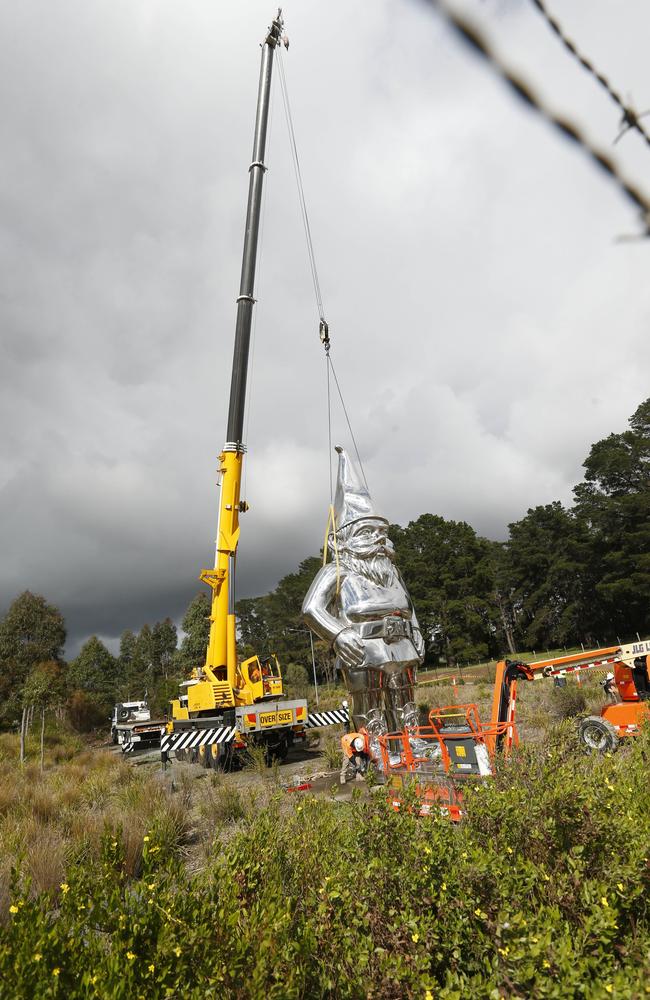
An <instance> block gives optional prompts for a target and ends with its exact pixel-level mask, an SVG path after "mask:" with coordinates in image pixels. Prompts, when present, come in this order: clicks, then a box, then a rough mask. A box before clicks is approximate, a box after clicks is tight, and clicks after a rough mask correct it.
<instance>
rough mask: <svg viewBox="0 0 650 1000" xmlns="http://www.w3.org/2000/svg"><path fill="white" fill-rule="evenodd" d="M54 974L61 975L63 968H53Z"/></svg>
mask: <svg viewBox="0 0 650 1000" xmlns="http://www.w3.org/2000/svg"><path fill="white" fill-rule="evenodd" d="M52 975H53V976H60V975H61V970H60V969H52Z"/></svg>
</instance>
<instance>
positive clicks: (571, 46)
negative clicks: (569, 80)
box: [531, 0, 650, 146]
mask: <svg viewBox="0 0 650 1000" xmlns="http://www.w3.org/2000/svg"><path fill="white" fill-rule="evenodd" d="M531 3H532V4H533V5H534V6H535V7H537V10H538V11H539V12H540V14H541V15H542V17H543V18H544V20H545V21H546V23H547V24H548V26H549V28H550V29H551V31H553V32H554V34H556V35H557V37H558V38H559V39H560V41H561V42H562V45H564V47H565V49H566V50H567V51H568V52H570V53H571V55H572V56H573V57H574V59H576V60H577V61H578V62H579V63H580V65H581V66H582V67H583V68H584V69H586V70H587V72H588V73H590V74H591V76H593V78H594V80H596V81H597V82H598V83H599V84H600V86H601V87H603V89H604V90H606V91H607V93H608V94H609V96H610V97H611V99H612V100H613V101H614V103H615V104H616V105H617V106H618V109H619V111H620V112H621V115H622V117H621V131H620V132H619V134H618V135H617V136H616V138H615V139H614V142H618V140H619V139H620V138H621V136H623V135H625V133H626V132H629V131H630V130H631V129H635V130H636V131H637V132H638V133H639V135H640V136H641V137H642V138H643V139H644V141H645V143H646V144H647V145H648V146H650V135H649V134H648V133H647V132H646V130H645V129H644V127H643V125H642V124H641V122H640V119H641V118H643V117H644V115H647V114H650V112H647V111H644V112H643V113H642V114H638V113H637V112H636V111H635V110H634V108H632V107H631V106H630V105H629V104H626V103H625V101H624V100H623V98H622V97H621V95H620V94H618V93H617V92H616V91H615V90H614V88H613V87H612V85H611V83H610V82H609V80H608V79H607V77H606V76H604V74H603V73H601V72H600V70H598V69H597V68H596V66H594V64H593V62H592V61H591V60H590V59H588V58H587V56H585V55H583V53H582V52H581V51H580V50H579V48H578V46H577V45H576V43H575V42H574V41H572V40H571V39H570V38H569V37H568V36H567V35H566V34H565V33H564V30H563V28H562V25H561V24H560V23H559V21H558V20H557V18H556V17H554V16H553V15H552V14H551V12H550V11H549V9H548V7H547V6H546V4H545V3H544V0H531Z"/></svg>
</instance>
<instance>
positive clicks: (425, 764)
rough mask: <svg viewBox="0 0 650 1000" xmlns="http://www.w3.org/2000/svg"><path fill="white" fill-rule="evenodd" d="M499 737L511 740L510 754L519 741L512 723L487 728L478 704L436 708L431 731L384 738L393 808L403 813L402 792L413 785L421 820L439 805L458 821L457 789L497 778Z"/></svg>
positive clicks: (416, 729) (418, 728)
mask: <svg viewBox="0 0 650 1000" xmlns="http://www.w3.org/2000/svg"><path fill="white" fill-rule="evenodd" d="M498 736H505V737H506V740H505V745H506V749H509V748H510V746H513V745H517V743H518V742H519V738H518V734H517V729H516V726H515V723H514V721H513V720H508V721H505V722H500V723H492V722H489V723H483V722H481V719H480V716H479V713H478V708H477V706H476V705H445V706H443V707H442V708H435V709H432V710H431V712H430V713H429V725H428V726H416V727H412V728H409V729H405V730H403V731H402V732H399V733H387V734H386V735H384V736H380V737H379V749H380V753H381V759H382V766H383V772H384V775H385V777H386V783H387V786H388V790H389V801H391V802H392V805H393V808H395V809H399V808H400V804H401V796H402V794H403V789H404V788H405V787H407V786H408V787H411V788H413V789H414V792H415V795H416V797H417V799H418V800H419V803H420V808H419V812H420V815H426V814H427V813H429V812H430V811H431V809H432V808H434V807H436V806H437V807H438V808H440V809H441V810H442V811H443V812H445V813H447V814H448V815H449V817H450V819H452V820H454V821H456V820H459V819H460V818H461V815H462V809H461V805H462V793H461V790H460V788H459V787H457V785H458V783H460V785H461V786H462V784H463V783H466V782H467V781H468V780H469V781H471V780H474V781H475V780H482V779H483V778H485V777H488V776H489V775H490V774H493V773H494V764H493V761H494V747H495V746H496V738H497V737H498ZM436 748H438V749H439V753H436V752H435V749H436ZM478 748H481V750H479V749H478Z"/></svg>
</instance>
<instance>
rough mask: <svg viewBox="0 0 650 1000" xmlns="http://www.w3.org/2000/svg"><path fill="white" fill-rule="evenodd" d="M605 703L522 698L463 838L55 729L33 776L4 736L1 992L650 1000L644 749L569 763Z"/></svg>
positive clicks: (647, 754) (592, 688)
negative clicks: (129, 754)
mask: <svg viewBox="0 0 650 1000" xmlns="http://www.w3.org/2000/svg"><path fill="white" fill-rule="evenodd" d="M434 693H435V698H432V688H431V687H430V686H423V687H422V688H421V689H420V690H419V692H418V698H419V700H421V702H422V704H424V701H425V699H427V700H428V701H429V702H430V704H440V703H444V702H450V703H451V702H453V701H454V696H457V697H458V698H459V700H462V701H472V702H474V701H475V702H477V703H478V704H479V705H480V706H481V707H482V708H486V707H487V705H488V704H489V701H490V697H491V691H490V687H489V684H487V682H482V683H479V684H473V685H470V684H467V685H464V686H461V687H460V688H456V689H455V688H451V687H450V688H444V687H443V688H442V689H440V687H439V686H436V690H435V692H434ZM600 694H601V691H600V688H599V687H598V685H597V684H596V683H595V681H591V682H590V683H588V684H586V685H584V686H581V687H578V686H577V685H576V684H572V685H571V686H567V688H564V689H554V688H553V686H552V684H547V683H544V682H540V683H533V684H525V685H522V693H521V698H520V699H519V702H518V708H519V718H520V721H521V731H522V736H523V745H522V747H521V749H520V750H519V752H518V753H517V754H516V755H515V757H514V759H513V760H512V761H510V762H509V763H508V764H505V763H503V764H501V765H500V766H499V768H498V772H497V775H496V777H495V778H494V779H493V780H491V781H490V782H488V783H486V784H484V785H482V786H481V787H480V788H477V789H476V790H475V791H472V792H471V793H470V794H469V795H468V797H467V802H466V813H467V815H466V819H465V821H464V822H463V824H462V825H460V826H458V827H454V826H452V825H451V824H450V823H449V822H448V821H447V820H445V819H444V818H443V817H442V816H438V815H436V816H433V817H429V818H424V819H421V818H417V817H416V816H415V815H413V814H410V813H409V812H408V811H406V810H404V811H402V812H401V813H399V814H397V813H394V812H393V811H392V810H391V809H390V808H389V807H388V805H387V804H386V802H385V801H384V797H383V794H382V793H379V794H377V793H374V794H373V793H371V792H370V791H369V790H367V789H366V788H365V786H363V785H361V786H359V787H360V790H359V791H358V792H357V791H356V789H355V791H354V794H352V798H351V800H350V794H349V790H348V796H347V799H348V800H347V801H341V797H340V795H339V786H338V785H337V784H335V781H334V780H333V781H332V786H331V791H330V792H329V793H327V794H325V795H321V796H320V797H316V796H313V795H310V794H309V793H307V794H287V793H286V791H284V790H283V788H282V787H281V784H280V777H281V776H280V774H279V773H278V771H277V769H275V770H272V771H268V772H265V771H264V770H263V769H262V768H261V767H259V766H257V765H256V763H255V762H253V764H252V767H251V770H250V772H249V774H248V775H245V776H244V778H245V780H242V778H241V776H240V778H239V780H234V778H235V776H228V775H220V774H213V773H209V772H197V771H195V770H192V769H189V768H183V767H182V765H178V766H176V767H175V768H174V769H173V771H172V772H171V775H173V781H172V776H171V775H170V772H168V773H167V775H166V776H164V777H163V776H162V775H161V772H160V770H159V768H156V767H154V766H146V765H143V766H140V767H132V766H129V765H128V764H126V763H124V761H123V760H121V759H119V758H116V757H115V756H114V755H111V754H109V753H107V752H103V751H99V750H89V749H84V748H82V747H80V746H79V744H78V743H77V741H75V740H74V739H72V738H70V737H57V735H56V734H55V733H52V734H50V735H49V738H48V746H47V753H46V762H45V765H46V766H45V770H44V772H43V773H41V772H40V769H39V767H38V763H37V762H38V752H37V748H36V747H35V746H30V747H28V754H29V756H28V763H27V765H26V766H24V767H23V768H20V767H19V766H18V764H17V749H18V748H17V744H16V739H15V737H12V736H7V735H5V736H2V737H0V997H3V998H4V997H7V998H12V1000H13V998H23V997H24V998H30V1000H31V998H34V997H93V998H95V997H96V998H113V997H115V998H121V997H124V998H126V997H129V998H138V997H142V998H146V1000H149V998H159V997H160V998H163V997H171V998H178V1000H181V998H183V1000H185V998H199V997H201V998H204V997H212V996H225V997H237V998H242V1000H243V998H248V997H262V996H264V997H274V998H290V997H305V998H311V997H355V998H356V997H369V998H386V1000H389V998H390V1000H392V998H396V997H418V998H421V1000H432V998H439V997H440V998H443V997H444V998H454V1000H465V998H477V1000H478V998H483V997H485V998H486V1000H487V998H490V1000H492V998H498V997H521V998H536V997H554V998H565V997H576V998H577V997H580V998H603V1000H605V998H608V997H618V998H626V1000H627V998H629V1000H636V998H642V997H648V996H650V912H649V904H648V899H649V897H650V861H649V858H650V789H649V782H648V761H649V759H650V732H649V733H646V734H645V735H644V736H643V737H642V738H640V739H638V740H636V741H630V743H629V744H628V745H626V746H625V747H624V748H623V749H622V750H621V751H619V752H618V753H617V754H615V755H613V756H611V757H602V758H599V757H590V756H585V755H584V754H583V753H581V752H580V749H579V747H578V744H577V740H576V727H575V721H574V719H573V718H572V717H570V716H571V714H572V713H574V712H575V711H576V710H577V711H579V712H581V713H582V714H584V710H585V709H586V710H587V711H589V710H590V709H591V708H595V707H596V706H597V705H599V704H600V701H601V698H600ZM323 754H324V756H323V757H322V759H321V760H320V761H316V763H315V765H314V766H317V767H320V768H321V769H322V770H327V768H330V767H335V766H336V763H337V746H336V743H335V742H334V741H333V740H332V738H331V737H330V738H329V740H325V741H324V745H323ZM30 761H34V762H35V763H31V762H30ZM257 763H258V764H259V762H257ZM197 775H198V776H197ZM334 777H335V776H334Z"/></svg>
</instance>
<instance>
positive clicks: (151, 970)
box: [148, 962, 156, 972]
mask: <svg viewBox="0 0 650 1000" xmlns="http://www.w3.org/2000/svg"><path fill="white" fill-rule="evenodd" d="M148 968H149V972H155V971H156V966H155V965H154V964H153V962H152V963H151V965H150V966H149V967H148Z"/></svg>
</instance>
